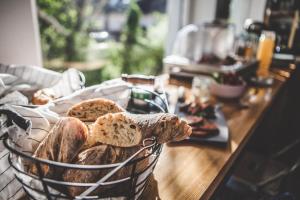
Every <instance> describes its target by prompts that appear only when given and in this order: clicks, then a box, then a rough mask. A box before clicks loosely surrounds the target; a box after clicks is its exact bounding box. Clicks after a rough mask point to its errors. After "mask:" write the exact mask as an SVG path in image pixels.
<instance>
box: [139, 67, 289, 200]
mask: <svg viewBox="0 0 300 200" xmlns="http://www.w3.org/2000/svg"><path fill="white" fill-rule="evenodd" d="M272 74H273V75H274V77H275V79H274V84H273V85H272V87H270V88H260V89H258V88H256V89H253V88H250V89H249V92H252V96H251V98H250V102H251V104H250V107H249V108H248V109H242V108H241V107H240V106H238V104H237V103H236V102H230V103H228V102H227V103H224V106H223V108H222V109H223V112H224V114H225V117H226V119H227V124H228V127H229V130H230V141H229V143H228V145H227V146H226V147H218V146H214V145H211V144H190V143H186V144H176V145H175V144H168V145H165V146H164V148H163V151H162V153H161V155H160V158H159V161H158V163H157V166H156V168H155V170H154V176H153V177H152V178H151V180H150V184H149V186H148V187H147V188H146V190H145V192H144V194H143V199H162V200H176V199H178V200H182V199H209V198H210V197H211V196H212V194H213V193H214V191H215V190H216V188H217V187H218V186H219V184H220V183H221V181H222V180H223V178H224V177H225V175H226V173H227V172H228V170H229V169H230V168H231V166H232V165H233V164H234V161H235V160H236V159H237V157H238V155H239V154H240V152H241V151H242V149H243V148H244V146H245V144H246V143H247V141H248V140H249V138H250V136H251V135H252V133H253V132H254V130H255V128H256V126H257V125H258V124H259V123H260V121H261V119H262V118H263V117H264V114H265V112H266V111H267V110H268V108H269V107H270V105H271V104H272V102H273V100H274V99H275V98H276V95H277V94H278V93H279V91H280V90H281V89H282V88H283V86H284V85H285V83H286V80H287V79H288V78H289V75H290V70H287V71H284V73H282V71H281V73H280V72H279V71H278V70H277V71H274V72H273V73H272Z"/></svg>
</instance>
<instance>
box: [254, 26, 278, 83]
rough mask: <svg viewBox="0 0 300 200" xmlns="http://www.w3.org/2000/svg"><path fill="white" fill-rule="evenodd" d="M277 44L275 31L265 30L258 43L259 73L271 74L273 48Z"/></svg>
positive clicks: (264, 75)
mask: <svg viewBox="0 0 300 200" xmlns="http://www.w3.org/2000/svg"><path fill="white" fill-rule="evenodd" d="M274 45H275V33H274V32H271V31H263V32H262V34H261V36H260V39H259V44H258V49H257V54H256V58H257V60H259V61H260V62H259V67H258V70H257V75H258V76H261V77H266V76H268V75H269V68H270V65H271V62H272V56H273V49H274Z"/></svg>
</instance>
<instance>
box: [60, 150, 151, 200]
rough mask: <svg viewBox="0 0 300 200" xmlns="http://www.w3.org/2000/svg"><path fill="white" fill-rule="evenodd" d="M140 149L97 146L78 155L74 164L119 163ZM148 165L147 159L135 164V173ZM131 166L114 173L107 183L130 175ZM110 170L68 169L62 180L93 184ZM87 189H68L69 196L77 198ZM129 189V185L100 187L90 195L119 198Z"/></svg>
mask: <svg viewBox="0 0 300 200" xmlns="http://www.w3.org/2000/svg"><path fill="white" fill-rule="evenodd" d="M139 149H140V147H139V146H137V147H131V148H122V147H114V146H110V145H98V146H94V147H92V148H89V149H87V150H85V151H83V152H81V153H80V154H79V155H78V159H77V160H76V162H75V163H76V164H79V165H100V164H102V165H103V164H112V163H120V162H123V161H125V160H126V159H128V158H129V157H130V156H132V155H133V154H134V153H136V152H137V151H138V150H139ZM144 155H146V151H143V152H141V153H140V154H139V155H138V156H137V158H139V157H142V156H144ZM147 165H148V158H144V159H143V160H141V161H139V162H138V163H137V166H136V169H135V173H137V172H141V171H142V170H144V169H145V168H146V166H147ZM132 167H133V166H132V165H129V166H125V167H123V168H122V169H120V170H119V171H118V172H116V173H115V174H114V175H113V176H112V177H111V178H110V179H109V180H108V181H113V180H119V179H123V178H126V177H128V176H130V175H131V173H132ZM111 170H112V169H101V170H79V169H69V170H66V171H65V173H64V174H63V180H64V181H66V182H79V183H95V182H97V181H98V180H100V179H101V178H102V177H104V176H105V175H106V174H107V173H109V172H110V171H111ZM86 189H87V187H68V191H69V195H71V196H73V197H74V196H77V195H79V194H81V193H82V192H83V191H85V190H86ZM129 189H130V185H129V184H124V183H121V184H120V185H113V186H112V185H108V186H100V187H99V188H98V189H96V190H95V191H94V192H93V193H92V194H96V195H99V196H101V197H111V196H121V195H126V194H127V193H128V192H129V191H128V190H129Z"/></svg>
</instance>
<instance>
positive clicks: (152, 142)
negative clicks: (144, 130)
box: [75, 137, 156, 199]
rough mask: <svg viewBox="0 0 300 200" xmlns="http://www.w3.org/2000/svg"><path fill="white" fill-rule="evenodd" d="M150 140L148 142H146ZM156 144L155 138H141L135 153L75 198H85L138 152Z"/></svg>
mask: <svg viewBox="0 0 300 200" xmlns="http://www.w3.org/2000/svg"><path fill="white" fill-rule="evenodd" d="M148 142H150V144H147V143H148ZM155 144H156V138H155V137H151V138H146V139H144V140H143V148H141V149H140V150H138V151H137V152H136V153H135V154H133V155H132V156H130V157H129V158H128V159H126V160H125V161H124V162H122V164H120V165H119V166H118V167H116V168H114V169H113V170H111V171H110V172H109V173H108V174H106V175H105V176H104V177H102V178H101V179H100V180H99V181H97V183H96V184H97V185H95V186H91V187H89V188H88V189H87V190H85V191H84V192H83V193H81V194H80V195H79V196H76V197H75V199H86V198H87V195H89V194H90V193H92V192H93V191H94V190H95V189H97V188H98V187H99V185H101V183H104V182H105V181H106V180H108V179H109V178H110V177H111V176H113V175H114V174H115V173H116V172H117V171H119V170H120V169H121V168H123V167H124V166H125V165H126V164H127V163H129V162H130V161H131V160H132V159H134V158H135V157H136V156H137V155H138V154H140V153H141V152H142V151H144V150H145V149H148V148H150V147H153V146H154V145H155Z"/></svg>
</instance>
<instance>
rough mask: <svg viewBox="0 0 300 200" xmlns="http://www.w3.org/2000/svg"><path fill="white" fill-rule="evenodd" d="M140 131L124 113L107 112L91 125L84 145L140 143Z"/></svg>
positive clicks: (131, 144)
mask: <svg viewBox="0 0 300 200" xmlns="http://www.w3.org/2000/svg"><path fill="white" fill-rule="evenodd" d="M141 140H142V132H141V130H140V128H139V127H138V126H137V125H136V124H135V122H134V121H133V120H132V119H131V118H130V117H128V116H127V115H126V113H109V114H106V115H104V116H102V117H99V118H98V119H97V120H96V122H95V123H94V125H93V126H92V127H91V132H90V135H89V137H88V140H87V144H86V145H85V146H87V147H92V146H94V145H96V144H99V143H102V144H109V145H113V146H118V147H132V146H137V145H138V144H140V143H141Z"/></svg>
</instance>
